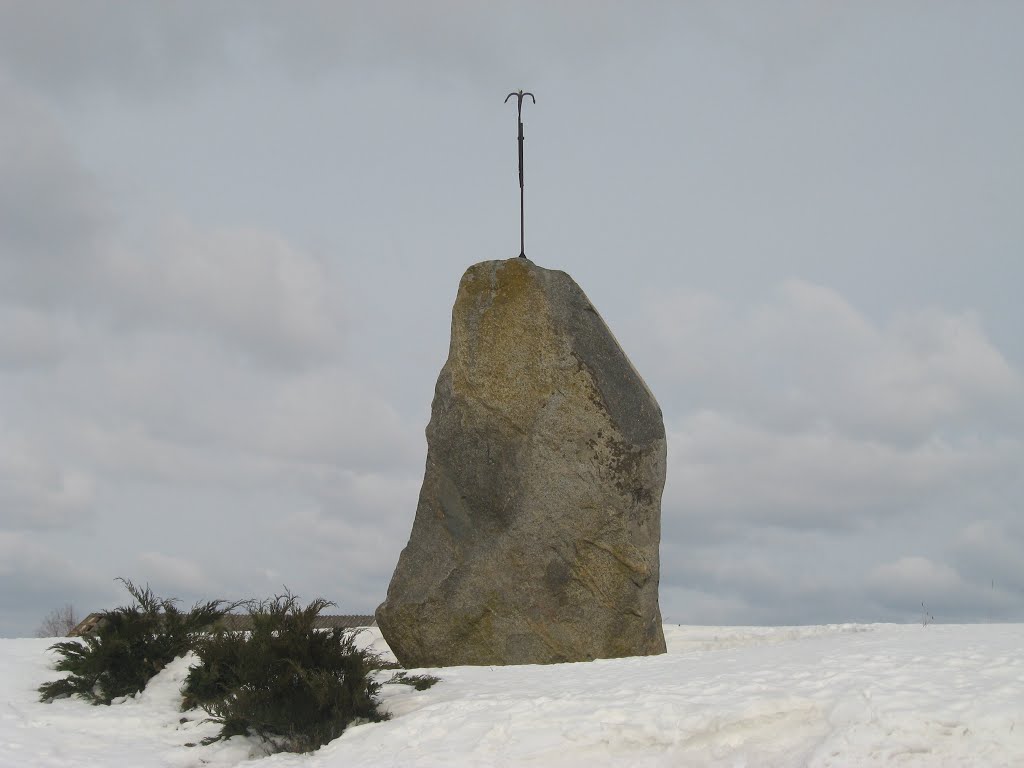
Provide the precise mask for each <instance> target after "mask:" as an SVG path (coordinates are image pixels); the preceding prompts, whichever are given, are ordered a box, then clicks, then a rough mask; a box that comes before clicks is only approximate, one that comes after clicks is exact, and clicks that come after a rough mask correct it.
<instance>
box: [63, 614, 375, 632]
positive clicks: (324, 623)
mask: <svg viewBox="0 0 1024 768" xmlns="http://www.w3.org/2000/svg"><path fill="white" fill-rule="evenodd" d="M102 620H103V614H102V613H90V614H89V615H88V616H86V617H85V618H84V619H82V621H80V622H79V623H78V626H76V627H75V628H74V629H72V630H71V631H70V632H68V637H85V636H87V635H91V634H92V633H93V632H95V631H96V630H97V628H98V627H99V624H100V622H101V621H102ZM376 625H377V622H376V620H375V619H374V618H373V616H369V615H360V614H354V613H346V614H343V615H337V616H317V617H316V618H315V619H314V620H313V627H314V628H315V629H358V628H359V627H374V626H376ZM216 626H219V627H223V628H224V629H227V630H231V631H236V632H237V631H245V630H249V629H252V617H251V616H249V614H247V613H229V614H228V615H227V616H225V617H224V618H223V619H221V620H220V621H219V622H217V625H216ZM211 628H212V627H211Z"/></svg>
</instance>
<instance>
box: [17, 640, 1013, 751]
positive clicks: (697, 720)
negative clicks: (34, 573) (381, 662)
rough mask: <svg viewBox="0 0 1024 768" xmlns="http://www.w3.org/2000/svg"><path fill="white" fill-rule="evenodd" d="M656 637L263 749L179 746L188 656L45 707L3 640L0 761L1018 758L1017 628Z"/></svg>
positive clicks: (463, 680)
mask: <svg viewBox="0 0 1024 768" xmlns="http://www.w3.org/2000/svg"><path fill="white" fill-rule="evenodd" d="M374 632H375V630H370V631H368V632H367V633H366V634H365V635H364V636H363V637H364V639H365V641H366V642H372V643H373V644H374V645H375V646H376V647H378V648H379V649H383V648H385V647H386V646H384V644H383V641H382V640H381V639H380V636H379V634H374ZM665 633H666V637H667V639H668V644H669V653H668V654H666V655H664V656H659V657H650V658H635V659H619V660H614V661H596V662H592V663H586V664H562V665H555V666H543V667H541V666H523V667H454V668H448V669H443V670H440V671H439V672H437V674H439V675H440V677H441V678H442V682H440V683H438V684H437V685H435V686H434V687H433V688H430V689H428V690H426V691H415V690H413V689H412V688H409V687H407V686H402V685H389V686H385V688H384V691H383V699H384V702H385V706H386V707H387V709H388V710H389V711H390V712H391V714H392V719H391V720H389V721H388V722H384V723H378V724H368V725H360V726H355V727H352V728H350V729H349V730H348V731H347V732H346V733H345V734H344V735H343V736H342V737H341V738H340V739H337V740H336V741H334V742H332V743H331V744H329V745H327V746H326V747H324V748H322V749H320V750H319V751H318V752H315V753H312V754H309V755H285V754H280V755H274V756H272V757H262V758H258V759H257V758H255V757H253V755H255V754H257V750H256V749H255V743H254V742H250V741H248V740H246V739H243V738H235V739H233V740H232V741H231V742H228V743H217V744H214V745H211V746H206V747H204V746H191V747H190V746H186V744H187V743H197V742H199V741H200V740H201V739H202V738H204V737H205V736H209V735H211V734H213V733H214V732H215V730H216V728H215V727H214V726H213V725H212V724H210V723H203V722H201V718H200V716H199V715H198V714H196V713H185V714H183V713H181V712H180V711H179V709H178V707H179V703H180V699H179V696H178V688H179V686H180V685H181V683H182V681H183V679H184V677H185V674H186V672H187V669H188V659H180V660H178V661H177V662H175V663H173V664H172V665H170V666H169V667H168V668H167V669H166V670H164V671H163V672H162V673H161V674H160V675H159V676H158V677H157V678H155V679H154V680H153V681H152V683H151V684H150V685H149V687H148V688H147V689H146V690H145V691H144V692H143V693H141V694H139V695H138V696H135V697H133V698H130V699H128V700H126V701H123V702H121V703H118V704H114V705H112V706H109V707H103V706H99V707H97V706H92V705H89V704H87V703H85V702H83V701H79V700H68V699H65V700H61V701H56V702H54V703H52V704H41V703H39V701H38V700H37V695H36V692H35V689H36V687H37V686H38V685H39V684H40V683H41V682H43V681H44V680H48V679H53V678H55V677H57V674H56V673H54V672H53V670H52V669H51V667H50V665H51V663H52V656H51V655H50V654H49V653H48V652H47V650H46V649H47V647H48V646H49V645H51V644H52V643H53V641H52V640H0V684H2V688H0V697H2V699H3V705H2V707H0V766H4V767H6V766H17V768H26V767H28V766H36V767H38V768H51V767H55V766H104V767H106V766H110V767H115V766H116V767H117V768H121V767H122V766H174V767H175V768H185V767H186V766H195V767H196V768H199V767H200V766H209V768H219V767H221V766H235V765H240V764H247V765H250V764H251V765H260V766H266V768H279V767H280V766H296V767H298V766H301V767H302V768H312V767H313V766H325V767H326V766H337V767H338V768H351V767H352V766H378V765H379V766H513V765H531V766H586V768H595V767H596V766H604V765H628V766H669V765H672V766H678V765H683V766H729V767H730V768H732V767H734V766H757V767H759V768H760V767H762V766H844V767H845V766H865V765H898V766H929V767H932V766H1024V625H1021V624H1002V625H992V624H990V625H968V626H950V625H937V624H932V625H930V626H921V625H919V624H918V625H891V624H870V625H849V624H848V625H835V626H821V627H788V628H786V627H780V628H776V627H753V628H751V627H686V626H666V628H665ZM183 718H185V719H184V721H183ZM250 760H251V761H252V762H250Z"/></svg>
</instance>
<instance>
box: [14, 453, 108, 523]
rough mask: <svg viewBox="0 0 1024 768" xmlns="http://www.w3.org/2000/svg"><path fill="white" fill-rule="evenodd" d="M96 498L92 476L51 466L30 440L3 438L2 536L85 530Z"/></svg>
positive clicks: (74, 469) (68, 468)
mask: <svg viewBox="0 0 1024 768" xmlns="http://www.w3.org/2000/svg"><path fill="white" fill-rule="evenodd" d="M94 498H95V479H94V477H93V476H92V475H91V474H90V473H89V472H87V471H83V470H81V469H77V468H72V467H61V466H57V465H55V464H53V463H51V462H50V461H48V460H47V458H45V456H40V455H39V450H38V448H37V447H36V446H34V445H33V444H32V443H30V442H29V441H28V440H25V439H14V438H12V437H11V436H10V435H6V436H4V437H2V438H0V532H2V531H4V530H8V531H11V530H26V529H47V528H69V527H72V528H73V527H82V526H83V525H84V524H85V523H87V522H89V521H90V520H91V519H92V516H93V503H94Z"/></svg>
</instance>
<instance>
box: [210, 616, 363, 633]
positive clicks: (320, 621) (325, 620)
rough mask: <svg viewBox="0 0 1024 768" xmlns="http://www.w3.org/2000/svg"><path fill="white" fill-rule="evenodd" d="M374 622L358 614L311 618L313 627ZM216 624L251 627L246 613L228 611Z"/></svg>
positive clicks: (332, 627) (240, 627)
mask: <svg viewBox="0 0 1024 768" xmlns="http://www.w3.org/2000/svg"><path fill="white" fill-rule="evenodd" d="M376 624H377V622H376V620H375V619H374V618H373V616H362V615H358V614H344V615H338V616H317V617H316V618H315V619H313V627H314V628H315V629H358V628H359V627H373V626H376ZM218 626H221V627H224V629H230V630H247V629H252V617H251V616H249V614H247V613H229V614H228V615H227V616H225V617H224V618H223V619H221V620H220V621H219V622H218Z"/></svg>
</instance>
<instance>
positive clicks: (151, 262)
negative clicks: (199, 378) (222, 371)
mask: <svg viewBox="0 0 1024 768" xmlns="http://www.w3.org/2000/svg"><path fill="white" fill-rule="evenodd" d="M104 267H105V269H106V270H107V273H108V279H109V281H110V290H111V291H112V292H114V293H115V295H116V298H117V301H118V302H119V303H120V304H121V306H122V307H123V308H124V309H125V311H127V312H128V313H129V315H130V316H131V317H132V318H134V319H135V320H136V321H139V322H142V323H159V324H160V325H163V326H167V327H174V328H192V329H193V330H195V331H196V332H198V333H212V334H215V335H216V336H217V337H218V338H221V339H223V340H224V341H225V342H226V343H227V344H228V345H229V347H230V346H234V347H236V348H240V349H241V350H242V351H244V352H246V353H248V354H250V355H253V356H254V357H255V359H257V360H259V361H261V362H271V363H275V364H284V365H294V364H296V363H305V362H308V361H309V360H310V359H311V358H313V357H315V356H320V357H324V356H328V357H329V356H333V355H337V354H338V353H339V351H340V347H341V346H342V316H341V312H342V310H341V309H340V308H341V307H342V306H343V305H342V303H341V294H342V286H341V285H339V284H337V283H336V282H335V281H334V280H333V279H332V276H331V275H330V274H329V272H328V270H327V267H326V266H325V265H324V264H323V263H322V262H320V261H318V260H316V259H314V258H313V257H311V256H310V255H308V254H306V253H303V252H302V251H300V250H298V249H296V248H294V247H292V246H291V245H290V244H289V243H287V242H286V241H285V240H284V239H282V238H281V237H279V236H276V235H274V234H271V233H268V232H261V231H257V230H252V229H232V230H216V231H210V232H206V231H200V230H197V229H196V228H195V227H193V226H192V225H191V224H189V223H188V222H186V221H184V220H181V219H178V220H174V221H167V222H165V223H164V224H162V225H160V226H157V227H155V228H154V229H153V230H152V231H150V232H149V233H148V236H147V242H138V243H136V244H135V245H134V247H133V248H131V249H128V248H126V247H124V246H121V247H117V248H111V249H110V250H109V251H108V252H107V255H106V258H105V263H104Z"/></svg>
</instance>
